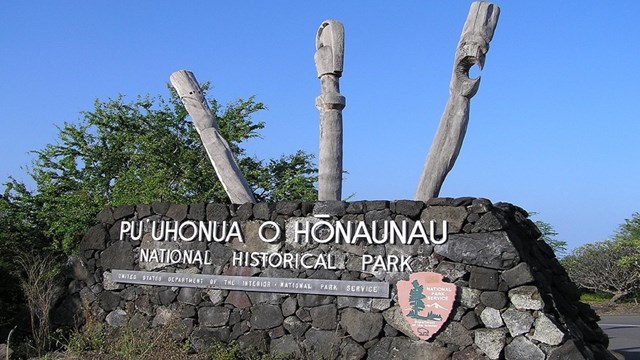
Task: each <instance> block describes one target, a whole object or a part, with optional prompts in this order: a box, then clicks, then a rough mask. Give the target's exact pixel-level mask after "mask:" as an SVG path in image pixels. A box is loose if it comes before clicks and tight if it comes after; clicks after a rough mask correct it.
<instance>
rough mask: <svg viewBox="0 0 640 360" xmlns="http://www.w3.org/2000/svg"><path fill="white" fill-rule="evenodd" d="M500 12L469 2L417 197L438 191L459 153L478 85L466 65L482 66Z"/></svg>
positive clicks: (484, 3) (469, 67)
mask: <svg viewBox="0 0 640 360" xmlns="http://www.w3.org/2000/svg"><path fill="white" fill-rule="evenodd" d="M499 15H500V8H498V6H496V5H494V4H492V3H488V2H474V3H473V4H471V9H470V10H469V15H468V16H467V21H466V22H465V23H464V28H463V29H462V35H461V36H460V41H459V42H458V47H457V50H456V56H455V61H454V65H453V74H452V76H451V82H450V84H449V91H450V95H449V100H448V102H447V105H446V107H445V110H444V113H443V114H442V118H441V119H440V125H439V126H438V131H437V132H436V135H435V137H434V139H433V142H432V143H431V148H430V149H429V154H428V155H427V160H426V161H425V165H424V168H423V169H422V176H421V177H420V182H419V183H418V190H417V191H416V196H415V199H416V200H422V201H427V200H428V199H430V198H433V197H437V196H438V195H439V193H440V188H441V187H442V183H443V182H444V179H445V177H446V176H447V174H448V173H449V171H451V169H452V168H453V164H454V163H455V161H456V158H457V157H458V154H459V153H460V148H461V147H462V142H463V140H464V135H465V133H466V131H467V124H468V123H469V104H470V102H471V98H472V97H473V96H474V95H475V94H476V92H477V91H478V87H479V86H480V77H478V78H477V79H471V78H469V69H471V67H472V66H473V65H474V64H475V65H478V67H479V68H480V69H481V70H482V67H483V66H484V60H485V56H486V54H487V52H488V51H489V42H490V41H491V39H492V38H493V33H494V31H495V28H496V25H497V24H498V17H499Z"/></svg>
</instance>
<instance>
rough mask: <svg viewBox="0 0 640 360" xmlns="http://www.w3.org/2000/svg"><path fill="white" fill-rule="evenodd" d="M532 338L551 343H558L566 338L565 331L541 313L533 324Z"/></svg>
mask: <svg viewBox="0 0 640 360" xmlns="http://www.w3.org/2000/svg"><path fill="white" fill-rule="evenodd" d="M533 328H534V330H533V335H532V336H531V338H532V339H533V340H537V341H540V342H543V343H545V344H549V345H558V344H560V343H562V340H564V333H563V332H562V330H560V329H559V328H558V326H557V325H556V324H555V323H554V322H553V321H551V319H549V317H547V316H546V315H544V314H540V316H538V318H537V319H536V321H535V323H534V325H533Z"/></svg>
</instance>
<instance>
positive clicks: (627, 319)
mask: <svg viewBox="0 0 640 360" xmlns="http://www.w3.org/2000/svg"><path fill="white" fill-rule="evenodd" d="M598 323H599V324H600V327H601V328H602V330H604V332H605V333H607V335H609V350H614V351H617V352H618V353H620V354H622V355H623V356H624V358H625V360H640V316H603V317H602V320H600V321H599V322H598Z"/></svg>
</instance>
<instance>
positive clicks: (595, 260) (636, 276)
mask: <svg viewBox="0 0 640 360" xmlns="http://www.w3.org/2000/svg"><path fill="white" fill-rule="evenodd" d="M634 251H636V252H637V249H635V248H634V247H629V246H627V245H625V244H624V243H621V242H619V241H616V240H607V241H601V242H596V243H592V244H586V245H583V246H581V247H579V248H577V249H575V250H574V251H572V252H571V254H569V255H568V256H566V257H565V258H564V259H562V265H563V266H564V268H565V269H566V270H567V273H568V274H569V277H570V278H571V280H573V282H575V283H576V285H578V286H579V287H581V288H584V289H589V290H594V291H602V292H607V293H610V294H612V295H613V297H612V298H611V300H610V301H611V302H615V301H618V300H619V299H622V298H623V297H625V296H627V295H629V294H631V293H633V292H634V291H635V290H638V289H640V266H638V265H637V264H623V263H622V262H621V259H622V258H624V257H625V256H627V255H628V254H630V253H633V252H634Z"/></svg>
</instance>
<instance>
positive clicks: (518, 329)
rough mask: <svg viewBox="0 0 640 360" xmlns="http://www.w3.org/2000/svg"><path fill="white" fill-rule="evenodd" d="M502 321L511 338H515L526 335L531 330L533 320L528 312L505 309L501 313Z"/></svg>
mask: <svg viewBox="0 0 640 360" xmlns="http://www.w3.org/2000/svg"><path fill="white" fill-rule="evenodd" d="M502 320H503V321H504V323H505V325H507V329H508V330H509V334H511V336H512V337H516V336H518V335H522V334H526V333H528V332H529V331H530V330H531V326H532V325H533V321H534V318H533V315H531V314H530V313H529V312H528V311H519V310H516V309H507V310H505V312H503V313H502Z"/></svg>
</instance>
